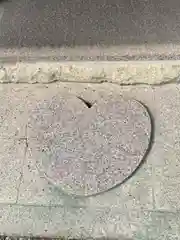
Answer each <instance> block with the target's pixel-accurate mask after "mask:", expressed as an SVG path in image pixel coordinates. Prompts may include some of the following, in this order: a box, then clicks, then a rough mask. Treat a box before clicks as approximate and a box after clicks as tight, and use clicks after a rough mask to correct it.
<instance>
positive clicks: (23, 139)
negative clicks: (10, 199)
mask: <svg viewBox="0 0 180 240" xmlns="http://www.w3.org/2000/svg"><path fill="white" fill-rule="evenodd" d="M27 128H28V126H27V125H26V128H25V137H22V138H20V139H19V140H20V141H24V142H25V148H24V157H23V162H22V166H21V172H20V178H19V184H18V186H17V195H16V201H15V202H16V203H18V200H19V193H20V187H21V184H22V178H23V168H24V164H25V160H26V155H27V150H28V146H29V144H28V139H27Z"/></svg>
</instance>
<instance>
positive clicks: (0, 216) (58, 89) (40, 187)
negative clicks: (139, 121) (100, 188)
mask: <svg viewBox="0 0 180 240" xmlns="http://www.w3.org/2000/svg"><path fill="white" fill-rule="evenodd" d="M58 94H60V95H64V94H65V95H67V94H70V95H73V96H77V97H80V98H83V99H85V100H86V101H88V102H91V103H94V102H97V101H98V100H99V99H111V97H112V96H113V97H115V98H117V99H118V98H119V99H122V97H123V99H125V100H128V99H136V100H137V101H140V102H141V103H143V104H144V105H145V106H146V107H147V109H148V110H149V114H150V116H151V119H152V122H151V124H152V133H153V136H152V139H151V146H150V149H149V153H148V155H147V156H146V158H145V159H144V161H143V163H142V164H141V166H140V167H139V168H138V170H137V171H136V172H135V173H134V174H133V176H132V177H131V178H129V179H128V180H127V181H125V182H124V183H123V184H121V185H120V186H117V187H116V188H113V189H111V190H109V191H107V192H105V193H103V194H99V195H97V196H90V197H85V198H84V197H81V198H78V197H74V196H67V195H66V194H64V193H63V192H62V191H61V190H60V188H58V187H57V186H55V185H53V184H52V183H50V182H48V181H47V179H46V178H44V176H43V173H41V172H40V171H38V169H37V167H36V162H35V161H34V160H35V159H34V156H33V155H32V152H31V149H30V144H31V143H30V142H29V141H31V140H30V138H29V137H28V136H27V126H26V124H27V122H28V109H29V107H28V106H34V104H35V103H36V102H40V101H42V100H43V99H47V98H48V97H49V96H55V95H58ZM0 101H1V106H0V115H1V117H0V121H1V124H0V142H1V148H0V166H1V168H0V169H1V172H0V179H1V181H0V191H1V194H0V234H1V235H2V234H4V235H16V236H17V235H18V236H32V235H33V236H43V237H59V236H61V237H66V238H85V239H88V237H89V238H97V239H98V238H101V237H107V238H109V239H116V238H117V239H119V238H120V237H124V238H125V239H126V238H127V239H128V238H129V239H133V240H139V239H173V240H174V239H179V236H180V232H179V219H180V215H179V200H180V195H179V183H180V181H179V156H180V144H179V131H180V129H179V126H180V112H179V104H180V88H179V86H178V85H175V84H172V85H166V86H161V87H152V86H134V87H132V86H131V87H130V86H127V87H118V86H116V85H113V84H99V85H96V84H73V83H71V84H70V83H69V84H67V83H61V84H49V85H12V84H11V85H0ZM85 107H86V105H85ZM36 160H37V159H36Z"/></svg>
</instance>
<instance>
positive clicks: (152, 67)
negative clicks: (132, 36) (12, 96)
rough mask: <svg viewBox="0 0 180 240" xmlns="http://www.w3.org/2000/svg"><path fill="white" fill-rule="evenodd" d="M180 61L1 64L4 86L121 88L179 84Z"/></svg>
mask: <svg viewBox="0 0 180 240" xmlns="http://www.w3.org/2000/svg"><path fill="white" fill-rule="evenodd" d="M179 76H180V60H168V61H84V62H83V61H39V62H35V61H32V62H28V61H27V62H26V61H25V62H16V63H1V65H0V82H1V83H51V82H56V81H59V82H85V83H102V82H109V83H115V84H119V85H133V84H150V85H151V84H166V83H176V82H179Z"/></svg>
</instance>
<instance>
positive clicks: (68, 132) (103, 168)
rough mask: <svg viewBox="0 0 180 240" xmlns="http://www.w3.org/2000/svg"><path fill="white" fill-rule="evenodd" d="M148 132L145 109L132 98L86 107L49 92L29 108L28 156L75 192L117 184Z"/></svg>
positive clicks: (140, 150)
mask: <svg viewBox="0 0 180 240" xmlns="http://www.w3.org/2000/svg"><path fill="white" fill-rule="evenodd" d="M150 136H151V120H150V117H149V114H148V112H147V110H146V109H145V108H144V107H143V105H141V104H140V103H138V102H136V101H134V100H128V101H123V100H122V99H121V100H120V99H105V100H101V101H99V102H97V103H95V104H94V105H93V106H92V107H91V108H89V109H88V108H87V106H85V104H84V103H83V101H81V100H80V99H76V98H71V99H68V98H62V97H60V96H54V97H53V98H52V100H50V101H49V100H48V101H46V100H44V101H43V102H42V103H39V105H38V106H37V107H36V108H35V109H34V110H32V113H31V114H30V118H29V125H28V140H29V147H30V149H31V154H32V156H33V157H34V158H35V159H37V164H38V167H39V168H40V170H42V171H44V173H45V176H46V177H47V178H48V180H49V181H51V182H52V183H53V184H55V185H57V186H59V187H60V188H62V189H63V190H64V191H65V192H66V191H67V192H68V193H70V194H75V195H92V194H97V193H100V192H103V191H106V190H109V189H110V188H112V187H115V186H116V185H117V184H120V183H121V182H122V181H124V180H125V179H126V178H127V177H129V176H130V175H131V174H132V172H133V171H134V170H135V169H136V168H137V167H138V165H139V164H140V162H141V160H142V158H143V157H144V156H145V154H146V151H147V149H148V146H149V141H150Z"/></svg>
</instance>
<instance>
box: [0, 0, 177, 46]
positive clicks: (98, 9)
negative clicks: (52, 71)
mask: <svg viewBox="0 0 180 240" xmlns="http://www.w3.org/2000/svg"><path fill="white" fill-rule="evenodd" d="M2 7H3V8H4V16H3V18H2V20H1V23H0V24H1V26H0V47H5V46H9V47H10V46H11V47H13V46H15V47H17V46H19V47H33V46H38V47H41V46H47V45H49V46H58V47H59V46H86V45H119V44H128V43H134V44H142V43H145V42H149V43H154V42H155V43H157V42H168V41H172V42H176V41H179V40H180V37H179V36H180V30H179V28H177V22H179V21H180V15H179V9H180V1H179V0H171V1H169V0H166V1H165V0H158V1H157V0H146V1H141V0H101V1H97V0H53V1H50V0H43V1H40V0H18V1H17V0H9V1H5V0H3V1H2V3H1V8H2Z"/></svg>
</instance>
